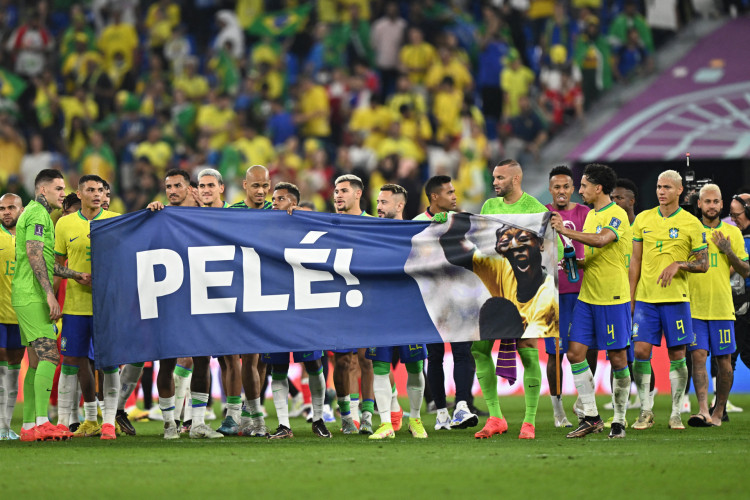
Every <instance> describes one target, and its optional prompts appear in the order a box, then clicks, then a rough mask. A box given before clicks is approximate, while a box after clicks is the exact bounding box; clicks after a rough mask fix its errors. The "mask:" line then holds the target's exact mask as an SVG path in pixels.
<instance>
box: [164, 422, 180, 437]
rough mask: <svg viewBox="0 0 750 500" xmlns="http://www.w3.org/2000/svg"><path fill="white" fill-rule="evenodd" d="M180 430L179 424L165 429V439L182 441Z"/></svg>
mask: <svg viewBox="0 0 750 500" xmlns="http://www.w3.org/2000/svg"><path fill="white" fill-rule="evenodd" d="M179 429H180V428H179V427H178V426H177V424H173V425H167V426H165V427H164V439H180V430H179Z"/></svg>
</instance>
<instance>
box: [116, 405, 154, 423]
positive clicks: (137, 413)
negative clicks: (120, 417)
mask: <svg viewBox="0 0 750 500" xmlns="http://www.w3.org/2000/svg"><path fill="white" fill-rule="evenodd" d="M118 413H119V411H118ZM127 415H128V419H129V420H131V421H133V422H138V421H140V420H148V412H147V411H146V410H141V409H140V408H138V407H137V406H133V407H132V408H131V409H130V411H129V412H127ZM116 418H117V417H115V419H116Z"/></svg>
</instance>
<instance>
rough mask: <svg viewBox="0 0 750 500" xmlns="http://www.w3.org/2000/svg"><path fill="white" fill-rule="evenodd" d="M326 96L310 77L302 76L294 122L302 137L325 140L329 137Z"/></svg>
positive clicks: (328, 105)
mask: <svg viewBox="0 0 750 500" xmlns="http://www.w3.org/2000/svg"><path fill="white" fill-rule="evenodd" d="M330 114H331V108H330V104H329V102H328V94H327V93H326V91H325V89H324V88H323V87H322V86H321V85H318V84H316V83H315V82H314V81H313V80H312V78H311V77H310V76H303V77H302V78H301V79H300V86H299V112H298V114H297V116H296V118H295V121H296V122H297V124H298V125H299V126H300V131H301V133H302V136H303V137H315V138H318V139H323V140H327V139H328V137H329V136H330V135H331V125H330V123H329V121H328V120H329V118H330Z"/></svg>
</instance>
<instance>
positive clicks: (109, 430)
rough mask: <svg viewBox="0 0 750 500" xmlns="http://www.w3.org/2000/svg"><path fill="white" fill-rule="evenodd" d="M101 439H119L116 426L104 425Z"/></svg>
mask: <svg viewBox="0 0 750 500" xmlns="http://www.w3.org/2000/svg"><path fill="white" fill-rule="evenodd" d="M99 439H117V433H116V431H115V426H114V425H112V424H103V425H102V437H100V438H99Z"/></svg>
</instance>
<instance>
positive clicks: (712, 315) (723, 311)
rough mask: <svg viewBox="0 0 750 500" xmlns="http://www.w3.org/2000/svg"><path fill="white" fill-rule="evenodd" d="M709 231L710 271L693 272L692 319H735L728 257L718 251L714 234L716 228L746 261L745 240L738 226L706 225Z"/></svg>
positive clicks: (691, 284) (691, 286)
mask: <svg viewBox="0 0 750 500" xmlns="http://www.w3.org/2000/svg"><path fill="white" fill-rule="evenodd" d="M703 227H704V228H705V230H706V241H707V243H708V272H706V273H690V274H689V275H688V285H689V286H690V312H691V314H692V316H693V318H696V319H703V320H734V319H735V317H734V304H733V303H732V287H731V285H730V284H729V275H730V271H729V268H730V267H731V264H730V263H729V258H728V257H727V255H726V254H725V253H723V252H722V251H721V250H719V247H717V246H716V245H715V244H714V242H713V240H712V239H711V236H712V235H713V233H714V231H717V232H720V233H722V234H723V235H724V237H726V238H729V241H730V243H731V244H732V251H733V252H734V254H735V255H736V256H737V257H739V259H740V260H745V261H746V260H747V259H748V256H747V252H746V251H745V240H744V239H743V237H742V233H741V232H740V230H739V229H738V228H737V227H736V226H730V225H729V224H724V223H723V222H720V223H719V225H718V226H717V227H715V228H711V227H707V226H705V225H704V226H703Z"/></svg>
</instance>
